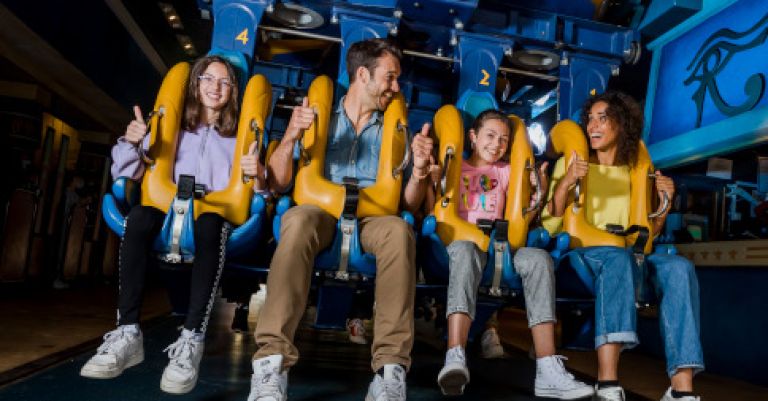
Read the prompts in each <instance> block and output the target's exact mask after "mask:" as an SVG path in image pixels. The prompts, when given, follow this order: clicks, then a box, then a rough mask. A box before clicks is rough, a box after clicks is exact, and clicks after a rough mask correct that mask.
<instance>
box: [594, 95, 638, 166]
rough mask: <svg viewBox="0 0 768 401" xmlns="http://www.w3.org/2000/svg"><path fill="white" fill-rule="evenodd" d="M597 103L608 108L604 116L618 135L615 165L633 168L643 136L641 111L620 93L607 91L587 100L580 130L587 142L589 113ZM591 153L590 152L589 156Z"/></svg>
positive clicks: (627, 97) (630, 99)
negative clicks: (585, 136)
mask: <svg viewBox="0 0 768 401" xmlns="http://www.w3.org/2000/svg"><path fill="white" fill-rule="evenodd" d="M597 102H605V103H606V104H608V107H607V108H606V109H605V114H606V116H608V122H609V123H610V124H613V127H614V129H616V132H617V133H618V136H619V138H618V144H617V147H618V149H617V150H616V164H617V165H620V166H621V165H628V166H629V167H634V165H635V164H636V163H637V152H638V149H639V148H640V139H641V138H642V135H643V122H644V118H643V109H642V108H641V107H640V104H639V103H637V100H635V99H634V98H632V96H629V95H627V94H626V93H622V92H615V91H608V92H605V93H601V94H599V95H595V96H592V97H590V98H589V99H587V101H586V102H585V103H584V107H583V108H582V109H581V128H582V130H583V131H584V134H585V135H587V141H589V132H587V124H589V112H590V110H591V109H592V106H594V104H595V103H597ZM591 153H593V151H592V150H590V154H591Z"/></svg>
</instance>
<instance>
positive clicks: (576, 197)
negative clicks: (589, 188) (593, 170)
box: [573, 178, 581, 213]
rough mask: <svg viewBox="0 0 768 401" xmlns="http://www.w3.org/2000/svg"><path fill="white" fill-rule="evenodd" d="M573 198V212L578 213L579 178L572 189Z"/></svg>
mask: <svg viewBox="0 0 768 401" xmlns="http://www.w3.org/2000/svg"><path fill="white" fill-rule="evenodd" d="M573 192H574V195H575V197H574V198H573V211H574V213H575V212H578V211H579V208H580V207H581V205H580V204H579V196H581V178H579V179H578V180H576V185H575V186H574V187H573Z"/></svg>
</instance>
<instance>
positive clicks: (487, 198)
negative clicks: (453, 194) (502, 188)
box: [461, 173, 499, 213]
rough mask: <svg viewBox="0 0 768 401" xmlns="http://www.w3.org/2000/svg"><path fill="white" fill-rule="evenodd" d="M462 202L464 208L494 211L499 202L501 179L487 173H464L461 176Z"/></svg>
mask: <svg viewBox="0 0 768 401" xmlns="http://www.w3.org/2000/svg"><path fill="white" fill-rule="evenodd" d="M461 183H462V188H461V202H462V206H463V209H464V210H468V211H478V210H479V211H483V212H489V213H494V212H496V205H497V204H498V196H499V195H498V193H497V192H498V191H494V190H495V189H496V187H498V186H499V180H498V179H496V178H492V177H490V176H488V175H486V174H479V175H473V174H471V173H464V174H462V177H461Z"/></svg>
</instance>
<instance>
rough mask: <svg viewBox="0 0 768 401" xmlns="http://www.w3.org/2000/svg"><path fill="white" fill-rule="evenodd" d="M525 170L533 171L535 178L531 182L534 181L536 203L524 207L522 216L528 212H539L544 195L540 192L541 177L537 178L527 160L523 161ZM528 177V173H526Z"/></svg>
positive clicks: (537, 175) (534, 168) (533, 167)
mask: <svg viewBox="0 0 768 401" xmlns="http://www.w3.org/2000/svg"><path fill="white" fill-rule="evenodd" d="M525 170H526V171H529V172H530V171H533V176H534V177H535V178H534V179H533V180H534V181H535V183H534V186H535V187H536V202H534V204H533V206H529V207H524V208H523V214H528V213H530V212H533V211H536V210H539V208H540V207H541V202H542V201H543V200H544V193H543V191H542V190H541V177H539V174H538V171H536V166H535V165H533V166H531V163H530V161H529V160H527V159H526V160H525ZM528 174H529V176H530V173H528Z"/></svg>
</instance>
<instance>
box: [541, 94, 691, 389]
mask: <svg viewBox="0 0 768 401" xmlns="http://www.w3.org/2000/svg"><path fill="white" fill-rule="evenodd" d="M581 123H582V127H583V129H584V131H585V132H586V133H587V140H588V141H589V148H590V156H589V160H588V161H587V160H579V159H578V157H575V158H574V161H573V162H572V163H571V164H570V165H569V166H568V168H567V169H566V168H565V163H564V161H563V159H562V158H561V159H560V160H559V161H558V163H557V164H556V165H555V171H554V173H553V175H552V181H553V183H554V185H553V187H554V188H555V189H554V191H553V192H552V193H551V194H550V198H551V201H550V203H549V205H548V206H547V210H545V213H544V219H543V223H544V226H545V228H546V229H547V230H548V231H550V232H551V233H554V232H557V231H560V227H561V223H562V218H561V216H562V215H563V213H564V212H565V208H566V201H567V199H568V192H569V191H570V190H571V188H572V187H573V186H574V185H575V184H576V182H577V181H578V180H579V179H586V180H587V187H588V188H589V192H588V193H587V194H586V199H585V202H584V203H585V213H586V218H587V220H588V221H589V222H590V223H592V224H593V225H594V226H597V227H602V228H604V227H605V226H606V224H619V225H621V226H623V227H627V226H628V225H629V208H630V205H629V202H630V186H629V183H630V178H629V172H630V167H631V166H632V165H634V163H635V162H636V161H637V155H638V148H639V145H640V137H641V135H642V131H643V113H642V110H641V108H640V105H639V104H637V102H636V101H635V100H634V99H632V98H631V97H629V96H627V95H625V94H623V93H618V92H606V93H604V94H600V95H597V96H594V97H592V98H591V99H589V100H588V101H587V102H586V103H585V104H584V108H583V110H582V113H581ZM656 189H657V191H658V194H659V198H660V199H661V198H662V197H663V192H666V193H667V196H668V197H669V199H670V200H671V199H673V197H674V194H675V186H674V183H673V182H672V179H670V178H669V177H665V176H663V175H661V173H660V172H656ZM665 219H666V214H664V215H662V216H659V217H657V218H656V219H655V220H654V221H653V227H652V229H653V232H654V233H655V234H657V233H658V232H659V231H660V230H661V229H662V227H663V226H664V220H665ZM574 252H580V253H582V254H583V255H584V260H585V261H586V262H587V264H588V265H589V267H590V269H591V270H592V271H593V273H594V274H595V297H596V299H595V320H596V325H595V348H596V349H597V356H598V358H597V360H598V385H597V387H598V388H597V394H596V399H597V400H598V401H623V400H624V390H623V389H622V388H621V387H620V386H619V384H618V373H617V369H618V364H619V353H620V351H621V349H622V348H628V347H632V346H634V345H636V344H637V341H638V340H637V334H636V318H635V314H636V311H635V293H634V286H633V277H632V269H633V267H632V266H633V263H634V261H633V258H632V256H631V254H630V251H629V250H627V249H624V248H616V247H608V246H600V247H587V248H581V249H576V250H574ZM646 262H647V263H648V265H649V267H650V271H651V273H652V280H653V281H654V286H655V288H656V289H657V293H658V295H659V296H660V297H661V305H660V315H661V316H660V319H659V321H660V322H663V325H662V328H661V331H662V338H663V339H664V348H665V351H666V354H667V373H668V374H669V376H670V378H671V382H672V385H671V387H670V388H669V389H668V390H667V392H666V394H664V396H663V398H662V401H673V400H678V401H697V400H698V399H699V398H698V397H695V396H694V395H693V375H694V374H695V373H696V372H699V371H701V370H702V369H703V368H704V359H703V356H702V350H701V342H700V340H699V287H698V282H697V280H696V273H695V270H694V267H693V265H692V264H691V262H689V261H688V260H687V259H685V258H683V257H681V256H677V255H661V254H651V255H648V256H647V257H646Z"/></svg>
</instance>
